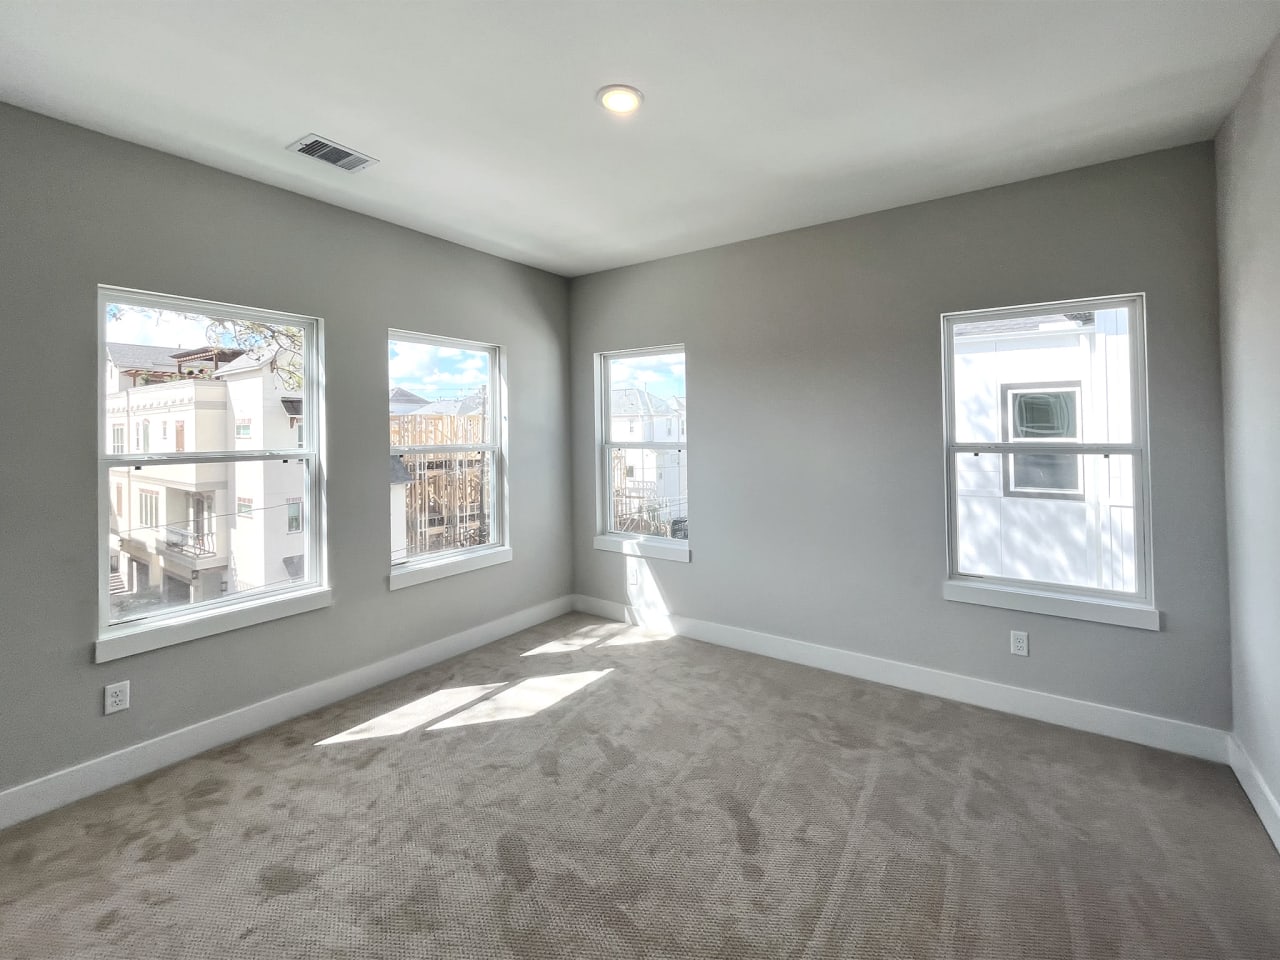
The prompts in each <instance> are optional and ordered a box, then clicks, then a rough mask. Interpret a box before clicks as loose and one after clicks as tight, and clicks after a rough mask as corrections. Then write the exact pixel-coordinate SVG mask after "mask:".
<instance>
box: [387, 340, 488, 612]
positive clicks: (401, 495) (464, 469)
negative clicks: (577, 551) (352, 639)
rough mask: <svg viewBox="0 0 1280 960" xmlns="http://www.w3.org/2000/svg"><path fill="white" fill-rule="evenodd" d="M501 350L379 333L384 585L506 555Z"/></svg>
mask: <svg viewBox="0 0 1280 960" xmlns="http://www.w3.org/2000/svg"><path fill="white" fill-rule="evenodd" d="M503 362H504V357H503V351H502V349H501V348H500V347H497V346H495V345H493V344H488V343H474V342H471V341H467V340H453V339H448V338H445V337H435V336H427V335H426V334H421V333H413V332H410V331H406V330H392V331H390V332H389V333H388V337H387V374H388V402H389V414H390V440H391V467H390V508H391V528H390V529H391V578H390V585H391V589H393V590H394V589H398V588H400V587H407V586H412V585H414V584H417V583H423V582H425V581H428V580H437V579H439V578H441V577H447V576H451V575H453V574H458V573H465V572H467V571H469V570H475V569H478V568H480V567H487V566H492V565H494V564H497V563H503V562H505V561H508V560H510V559H511V547H510V545H509V543H508V540H507V528H508V523H507V506H506V504H507V500H506V414H505V410H506V401H505V395H504V389H505V380H506V378H505V376H504V372H503Z"/></svg>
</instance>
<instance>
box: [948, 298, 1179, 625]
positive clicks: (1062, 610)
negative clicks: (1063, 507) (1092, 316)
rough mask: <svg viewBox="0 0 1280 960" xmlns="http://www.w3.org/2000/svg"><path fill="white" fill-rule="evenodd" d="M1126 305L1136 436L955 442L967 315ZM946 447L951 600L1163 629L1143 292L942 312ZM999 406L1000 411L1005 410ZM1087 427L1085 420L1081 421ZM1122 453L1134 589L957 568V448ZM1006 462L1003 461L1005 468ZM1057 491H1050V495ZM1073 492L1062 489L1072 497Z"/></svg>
mask: <svg viewBox="0 0 1280 960" xmlns="http://www.w3.org/2000/svg"><path fill="white" fill-rule="evenodd" d="M1119 307H1125V308H1128V310H1129V367H1130V369H1129V377H1130V380H1129V383H1130V390H1131V401H1132V402H1131V409H1132V414H1133V423H1132V425H1131V438H1130V439H1131V442H1129V443H1082V442H1080V441H1074V440H1071V441H1066V442H1044V441H1036V440H1028V439H1018V440H1008V441H1003V442H1000V443H958V442H957V441H956V423H955V407H954V401H955V379H954V336H953V331H954V330H955V328H956V326H958V325H962V324H965V323H973V322H981V321H991V320H1006V319H1012V318H1017V317H1029V316H1037V315H1047V314H1056V313H1085V312H1090V311H1099V310H1110V309H1116V308H1119ZM942 381H943V383H942V392H943V423H944V436H943V455H944V459H945V472H944V476H945V478H946V501H945V507H946V520H947V579H946V580H945V582H944V583H943V589H942V595H943V597H944V598H945V599H947V600H955V601H959V602H962V603H973V604H980V605H984V606H994V607H1002V608H1005V609H1010V610H1022V611H1025V612H1028V613H1039V614H1046V615H1050V616H1058V617H1068V618H1071V619H1077V620H1090V621H1094V622H1098V623H1110V624H1116V625H1119V626H1127V627H1137V628H1140V629H1145V630H1159V629H1160V611H1159V610H1158V609H1157V607H1156V602H1155V593H1154V590H1153V587H1152V582H1151V579H1152V578H1151V572H1152V570H1153V569H1154V556H1153V551H1152V543H1151V470H1150V452H1149V451H1150V444H1149V434H1148V427H1147V350H1146V296H1145V295H1144V294H1142V293H1133V294H1124V295H1119V296H1112V297H1094V298H1088V299H1080V300H1063V301H1056V302H1052V303H1036V304H1024V305H1020V306H1015V307H1003V308H999V309H993V310H969V311H962V312H954V313H944V314H942ZM1005 415H1007V414H1005V413H1004V412H1002V417H1003V416H1005ZM1080 429H1081V430H1083V424H1081V425H1080ZM1032 452H1034V453H1064V454H1076V455H1080V456H1083V455H1087V454H1100V455H1104V456H1105V455H1109V454H1124V455H1128V456H1131V457H1132V458H1133V471H1134V498H1135V502H1134V519H1135V524H1134V526H1135V531H1134V536H1135V541H1136V544H1135V550H1134V567H1135V583H1136V589H1135V591H1134V592H1133V593H1128V592H1119V591H1110V590H1098V589H1093V588H1087V587H1073V586H1065V585H1062V584H1055V583H1043V582H1038V581H1028V580H1016V579H1013V578H1007V577H993V576H977V575H971V574H961V573H960V572H959V571H958V560H957V543H958V534H957V529H956V522H957V521H956V507H957V486H956V456H957V454H969V453H974V454H978V453H997V454H1000V455H1001V456H1002V459H1007V457H1008V455H1010V454H1014V453H1032ZM1005 469H1006V468H1004V467H1002V473H1003V472H1004V470H1005ZM1051 495H1053V494H1046V496H1051ZM1068 498H1069V497H1065V496H1064V497H1063V499H1068Z"/></svg>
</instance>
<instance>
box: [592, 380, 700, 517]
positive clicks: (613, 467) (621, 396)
mask: <svg viewBox="0 0 1280 960" xmlns="http://www.w3.org/2000/svg"><path fill="white" fill-rule="evenodd" d="M609 415H610V430H609V436H610V438H611V439H612V440H613V441H615V442H617V443H640V444H652V443H683V441H684V439H685V400H684V398H683V397H671V398H669V399H663V398H662V397H658V396H655V395H654V394H652V393H650V392H649V391H648V390H645V389H643V388H642V387H634V386H628V387H614V388H613V389H612V390H611V391H610V397H609ZM609 469H610V472H611V473H612V477H611V480H612V483H611V485H610V489H611V490H612V491H613V503H612V510H613V524H612V528H613V529H615V530H619V531H622V532H625V533H643V534H651V535H654V536H662V537H673V538H675V539H677V540H687V539H688V537H689V526H688V515H689V494H688V473H687V465H686V461H685V452H684V450H683V449H670V448H635V447H613V448H612V449H611V450H610V455H609Z"/></svg>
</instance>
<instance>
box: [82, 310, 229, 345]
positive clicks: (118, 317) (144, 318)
mask: <svg viewBox="0 0 1280 960" xmlns="http://www.w3.org/2000/svg"><path fill="white" fill-rule="evenodd" d="M207 328H208V321H207V320H191V319H188V318H187V317H186V316H184V315H183V314H180V313H174V312H173V311H170V310H155V311H152V310H145V311H144V310H138V309H135V308H133V307H129V306H121V307H120V309H119V311H118V312H117V313H116V314H115V315H114V316H113V317H111V318H109V319H108V320H107V324H106V340H107V342H108V343H136V344H141V345H143V346H150V347H183V348H184V349H191V348H193V347H203V346H205V345H206V344H208V342H209V340H208V337H206V336H205V330H206V329H207Z"/></svg>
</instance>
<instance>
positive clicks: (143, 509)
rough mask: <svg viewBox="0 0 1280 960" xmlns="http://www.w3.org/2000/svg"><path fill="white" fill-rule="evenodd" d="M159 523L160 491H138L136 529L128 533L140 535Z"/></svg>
mask: <svg viewBox="0 0 1280 960" xmlns="http://www.w3.org/2000/svg"><path fill="white" fill-rule="evenodd" d="M159 523H160V491H158V490H139V491H138V528H139V529H134V530H131V531H130V533H140V532H143V531H145V530H146V529H147V528H151V529H155V527H156V526H157V525H158V524H159Z"/></svg>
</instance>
